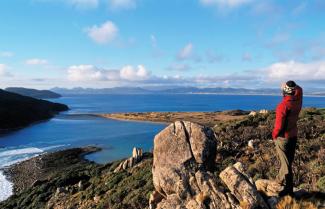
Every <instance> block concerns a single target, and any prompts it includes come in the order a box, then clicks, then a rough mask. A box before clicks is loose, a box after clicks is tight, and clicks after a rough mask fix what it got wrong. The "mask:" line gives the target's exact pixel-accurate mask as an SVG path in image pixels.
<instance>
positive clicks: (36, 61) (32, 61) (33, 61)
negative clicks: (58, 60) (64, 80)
mask: <svg viewBox="0 0 325 209" xmlns="http://www.w3.org/2000/svg"><path fill="white" fill-rule="evenodd" d="M25 63H26V64H27V65H46V64H48V61H47V60H45V59H39V58H33V59H28V60H26V61H25Z"/></svg>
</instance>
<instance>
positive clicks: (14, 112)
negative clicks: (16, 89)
mask: <svg viewBox="0 0 325 209" xmlns="http://www.w3.org/2000/svg"><path fill="white" fill-rule="evenodd" d="M68 109H69V108H68V106H66V105H64V104H59V103H53V102H49V101H45V100H40V99H34V98H31V97H27V96H22V95H19V94H15V93H11V92H8V91H4V90H1V89H0V132H4V131H6V130H10V129H15V128H20V127H23V126H26V125H28V124H30V123H33V122H36V121H41V120H45V119H49V118H51V117H53V115H54V114H56V113H58V112H60V111H66V110H68Z"/></svg>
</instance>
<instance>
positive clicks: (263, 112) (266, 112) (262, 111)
mask: <svg viewBox="0 0 325 209" xmlns="http://www.w3.org/2000/svg"><path fill="white" fill-rule="evenodd" d="M259 113H260V114H263V115H266V114H269V111H268V110H266V109H262V110H260V112H259Z"/></svg>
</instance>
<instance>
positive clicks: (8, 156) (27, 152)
mask: <svg viewBox="0 0 325 209" xmlns="http://www.w3.org/2000/svg"><path fill="white" fill-rule="evenodd" d="M64 146H66V145H54V146H48V147H43V148H36V147H24V148H18V149H17V147H16V148H1V149H0V159H1V160H0V202H1V201H4V200H6V199H8V198H9V197H10V196H11V195H12V194H13V184H12V183H11V182H10V181H9V180H8V179H7V178H6V176H5V175H4V173H3V171H2V170H1V169H3V168H5V167H7V166H10V165H13V164H16V163H19V162H22V161H24V160H28V159H30V158H32V157H35V156H38V155H40V154H41V153H43V152H46V151H49V150H53V149H56V148H59V147H64Z"/></svg>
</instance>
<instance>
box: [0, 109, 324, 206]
mask: <svg viewBox="0 0 325 209" xmlns="http://www.w3.org/2000/svg"><path fill="white" fill-rule="evenodd" d="M324 116H325V110H324V109H312V108H309V109H304V110H303V111H302V113H301V118H300V120H299V122H298V127H299V136H298V138H299V143H298V147H297V152H296V157H295V162H294V167H293V170H294V176H295V178H294V180H295V186H296V187H297V188H303V189H305V190H307V191H316V192H317V191H321V192H325V165H324V162H325V137H324V136H325V117H324ZM273 123H274V113H273V112H270V113H268V114H265V115H263V114H258V115H257V116H255V117H251V116H247V117H245V118H244V119H242V120H241V121H233V122H229V121H227V122H223V123H219V124H217V125H216V126H215V127H214V130H215V132H216V136H217V139H218V148H217V158H216V166H215V171H214V173H215V175H219V173H220V171H221V170H223V169H224V168H226V167H227V166H229V165H231V164H233V163H235V162H237V161H241V162H242V163H243V164H244V165H245V166H246V168H247V171H248V174H249V175H250V176H252V177H253V179H255V180H256V179H259V178H269V179H272V178H274V177H275V176H276V174H277V171H278V168H279V162H278V161H277V158H276V156H275V152H274V144H273V141H272V140H271V132H272V128H273ZM249 140H254V149H253V148H250V147H248V146H247V144H248V141H249ZM61 154H62V153H61ZM68 156H70V158H65V157H64V156H60V157H59V158H61V160H57V161H54V162H56V163H46V165H44V168H47V166H48V165H51V166H50V167H52V168H55V167H56V166H58V165H61V167H63V168H62V169H61V170H58V171H57V172H49V171H48V170H46V172H47V173H51V175H46V176H43V178H42V179H41V181H39V182H36V183H33V186H32V187H28V188H26V189H23V190H22V191H21V193H19V194H17V195H14V196H12V197H11V198H9V199H8V200H7V201H4V202H3V203H0V208H8V209H10V208H33V209H34V208H36V209H37V208H44V207H45V208H55V207H59V206H64V207H65V208H80V209H86V208H87V209H88V208H122V209H124V208H125V209H126V208H146V207H147V204H148V198H149V195H150V193H151V192H152V191H153V190H154V187H153V183H152V174H151V169H152V155H151V154H149V153H146V154H145V157H144V160H143V161H142V162H141V163H140V164H138V165H137V166H135V167H133V168H130V169H128V170H126V171H122V172H119V173H114V172H113V171H114V169H115V168H116V167H117V166H118V164H119V163H120V162H121V161H116V162H113V163H109V164H106V165H97V164H94V163H90V162H79V161H75V160H74V159H75V158H74V157H71V153H70V154H68ZM75 156H77V155H75ZM53 158H56V159H58V156H56V157H53ZM67 159H70V160H67ZM65 161H71V163H70V164H67V165H64V166H62V163H63V162H65ZM219 183H220V186H222V183H221V182H219ZM58 190H59V192H58ZM290 201H294V200H290ZM283 204H284V203H283Z"/></svg>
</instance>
